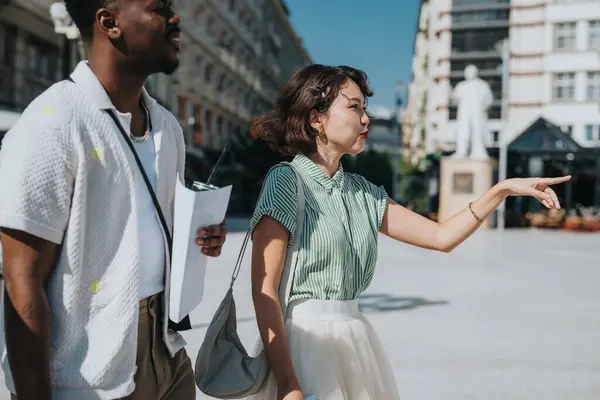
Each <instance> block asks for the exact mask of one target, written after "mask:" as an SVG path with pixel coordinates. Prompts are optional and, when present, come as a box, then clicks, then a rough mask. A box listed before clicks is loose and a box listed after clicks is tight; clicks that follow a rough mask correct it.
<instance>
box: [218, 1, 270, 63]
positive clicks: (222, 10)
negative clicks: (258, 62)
mask: <svg viewBox="0 0 600 400" xmlns="http://www.w3.org/2000/svg"><path fill="white" fill-rule="evenodd" d="M209 2H210V3H211V5H212V7H213V9H214V10H216V11H217V13H218V14H219V16H220V17H221V18H222V19H223V20H225V21H227V23H228V24H229V28H230V29H231V30H232V31H233V32H235V34H236V35H237V36H238V37H240V38H241V39H242V40H243V41H244V42H246V44H247V45H248V46H250V48H252V50H254V52H255V54H257V55H260V48H259V47H258V46H257V41H255V40H254V38H253V37H252V35H251V34H250V33H249V32H248V31H246V30H245V29H241V28H240V21H238V20H237V18H235V16H234V15H233V14H232V13H231V11H229V9H227V3H226V2H224V1H222V0H221V1H217V0H209Z"/></svg>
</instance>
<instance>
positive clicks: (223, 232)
mask: <svg viewBox="0 0 600 400" xmlns="http://www.w3.org/2000/svg"><path fill="white" fill-rule="evenodd" d="M226 236H227V229H226V228H225V223H224V222H223V223H221V224H219V225H213V226H209V227H207V228H200V229H198V236H197V237H196V244H197V245H198V246H202V253H204V254H206V255H207V256H210V257H218V256H219V255H220V254H221V249H222V248H223V244H224V243H225V237H226Z"/></svg>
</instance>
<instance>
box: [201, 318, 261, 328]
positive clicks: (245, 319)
mask: <svg viewBox="0 0 600 400" xmlns="http://www.w3.org/2000/svg"><path fill="white" fill-rule="evenodd" d="M250 321H256V318H255V317H244V318H238V319H237V323H238V324H240V323H243V322H250ZM208 325H210V322H205V323H202V324H193V325H192V329H204V328H208Z"/></svg>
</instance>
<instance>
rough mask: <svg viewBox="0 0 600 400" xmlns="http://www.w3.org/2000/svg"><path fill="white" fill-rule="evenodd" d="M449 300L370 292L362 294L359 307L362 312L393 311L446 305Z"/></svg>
mask: <svg viewBox="0 0 600 400" xmlns="http://www.w3.org/2000/svg"><path fill="white" fill-rule="evenodd" d="M447 304H450V303H449V302H447V301H430V300H427V299H425V298H423V297H396V296H392V295H389V294H383V293H370V294H363V295H362V296H360V300H359V305H358V307H359V309H360V311H361V312H366V313H368V312H391V311H400V310H413V309H416V308H419V307H427V306H445V305H447Z"/></svg>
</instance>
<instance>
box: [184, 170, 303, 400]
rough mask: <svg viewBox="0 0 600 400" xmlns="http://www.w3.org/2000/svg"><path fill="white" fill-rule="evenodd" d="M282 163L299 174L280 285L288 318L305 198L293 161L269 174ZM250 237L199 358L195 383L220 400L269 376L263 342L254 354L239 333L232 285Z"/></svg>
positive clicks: (246, 392)
mask: <svg viewBox="0 0 600 400" xmlns="http://www.w3.org/2000/svg"><path fill="white" fill-rule="evenodd" d="M282 165H285V166H288V167H290V168H291V169H292V171H294V174H295V175H296V180H297V185H296V187H297V201H298V204H297V205H298V206H297V209H296V230H295V232H294V238H295V239H294V241H293V242H292V244H291V246H290V248H288V251H287V254H286V257H285V263H284V266H283V272H282V275H281V283H280V285H279V301H280V304H281V312H282V314H283V319H284V320H285V317H286V314H287V305H288V303H289V298H290V292H291V289H292V282H293V280H294V272H295V270H296V263H297V261H298V248H299V243H300V236H301V234H302V228H303V226H304V204H305V198H304V185H303V182H302V178H301V177H300V174H299V173H298V171H297V170H296V169H295V168H294V166H293V165H292V164H290V163H287V162H284V163H280V164H277V165H276V166H274V167H273V168H271V170H269V173H270V172H271V171H272V170H273V169H274V168H278V167H281V166H282ZM263 189H264V186H263ZM261 194H262V191H261ZM259 198H260V197H259ZM249 240H250V229H248V232H247V233H246V237H245V238H244V242H243V244H242V249H241V251H240V254H239V256H238V259H237V262H236V264H235V268H234V270H233V274H232V276H231V283H230V285H229V290H228V291H227V293H226V294H225V297H224V298H223V300H222V301H221V304H220V305H219V308H218V309H217V312H216V313H215V315H214V317H213V319H212V321H211V323H210V325H209V327H208V329H207V331H206V336H205V337H204V341H203V343H202V346H200V350H199V351H198V356H197V358H196V368H195V378H196V386H198V389H200V391H202V393H204V394H206V395H208V396H211V397H215V398H218V399H240V398H245V397H247V396H250V395H252V394H255V393H258V392H259V391H260V389H261V388H262V386H263V385H264V384H265V382H266V381H267V380H268V377H269V375H270V363H269V359H268V357H267V353H266V350H265V349H264V345H263V344H262V342H261V343H259V349H260V353H259V354H258V355H257V356H256V357H251V356H249V355H248V352H247V351H246V349H245V348H244V345H243V344H242V343H241V341H240V338H239V336H238V334H237V321H236V310H235V300H234V298H233V284H234V283H235V280H236V279H237V276H238V274H239V271H240V268H241V265H242V260H243V257H244V253H245V251H246V246H247V245H248V241H249Z"/></svg>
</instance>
